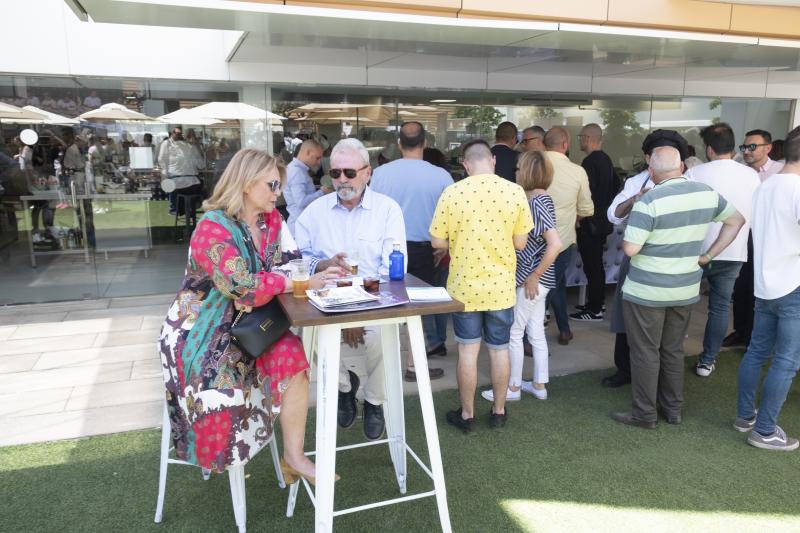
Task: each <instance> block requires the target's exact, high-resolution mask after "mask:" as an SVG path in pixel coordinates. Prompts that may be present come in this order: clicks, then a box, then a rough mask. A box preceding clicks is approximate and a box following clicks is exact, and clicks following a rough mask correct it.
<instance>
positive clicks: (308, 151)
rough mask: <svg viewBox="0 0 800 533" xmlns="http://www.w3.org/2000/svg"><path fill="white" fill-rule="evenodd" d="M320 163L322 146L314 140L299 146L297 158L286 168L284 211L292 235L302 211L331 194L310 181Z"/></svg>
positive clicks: (328, 190)
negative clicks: (285, 210) (286, 212)
mask: <svg viewBox="0 0 800 533" xmlns="http://www.w3.org/2000/svg"><path fill="white" fill-rule="evenodd" d="M321 161H322V145H320V144H319V143H318V142H317V141H315V140H314V139H308V140H306V141H303V144H302V145H300V152H299V153H298V154H297V157H295V158H294V159H292V162H291V163H289V164H288V165H287V166H286V189H284V191H283V197H284V199H285V200H286V209H287V210H288V211H289V220H287V223H288V224H289V229H290V230H291V232H292V235H294V226H295V224H296V223H297V217H299V216H300V213H302V212H303V209H305V208H306V207H307V206H308V205H309V204H310V203H311V202H313V201H314V200H316V199H317V198H319V197H321V196H322V195H325V194H328V193H329V192H333V191H332V190H331V189H328V188H327V187H322V188H321V189H320V190H317V188H316V187H315V186H314V180H312V179H311V176H312V174H313V173H316V170H317V168H318V167H319V164H320V162H321Z"/></svg>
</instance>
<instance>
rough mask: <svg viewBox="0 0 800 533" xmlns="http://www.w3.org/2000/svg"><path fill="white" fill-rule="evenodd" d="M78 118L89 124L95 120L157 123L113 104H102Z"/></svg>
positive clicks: (122, 106)
mask: <svg viewBox="0 0 800 533" xmlns="http://www.w3.org/2000/svg"><path fill="white" fill-rule="evenodd" d="M78 118H82V119H84V120H87V121H90V122H92V121H97V120H114V121H116V120H135V121H141V122H145V121H150V122H158V120H157V119H154V118H152V117H148V116H147V115H145V114H143V113H139V112H138V111H133V110H132V109H128V108H127V107H125V106H124V105H121V104H115V103H111V104H103V105H101V106H100V107H98V108H97V109H93V110H91V111H87V112H86V113H84V114H82V115H80V116H79V117H78Z"/></svg>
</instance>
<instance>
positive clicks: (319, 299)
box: [306, 285, 378, 308]
mask: <svg viewBox="0 0 800 533" xmlns="http://www.w3.org/2000/svg"><path fill="white" fill-rule="evenodd" d="M306 295H308V298H309V300H311V302H312V303H314V304H316V306H317V307H322V308H329V307H339V306H342V305H350V304H357V303H363V302H372V301H375V300H377V299H378V297H377V296H375V295H373V294H370V293H368V292H367V291H365V290H364V289H363V287H361V286H358V285H353V286H350V287H331V288H324V289H319V290H316V291H315V290H307V291H306Z"/></svg>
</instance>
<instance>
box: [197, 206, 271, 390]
mask: <svg viewBox="0 0 800 533" xmlns="http://www.w3.org/2000/svg"><path fill="white" fill-rule="evenodd" d="M206 218H207V219H208V220H210V221H211V222H215V223H217V224H219V225H221V226H223V227H224V228H225V229H226V230H227V231H228V232H229V233H230V234H231V236H232V238H233V241H234V243H235V244H236V247H237V248H238V249H239V253H238V257H236V258H235V259H234V261H236V262H237V264H236V265H235V271H236V274H234V275H235V276H236V277H235V279H236V281H237V286H236V287H233V286H232V285H230V284H229V283H228V282H227V281H226V280H225V276H223V275H222V272H220V271H218V270H217V267H216V266H215V270H214V273H213V275H212V277H213V279H214V284H213V286H212V288H211V291H210V292H209V294H208V297H207V298H206V299H205V300H204V301H203V304H202V307H201V308H200V311H199V313H198V314H197V319H196V321H195V323H194V325H193V326H192V329H191V332H190V333H189V336H188V337H187V339H186V345H185V347H184V349H183V377H184V380H185V382H188V381H189V380H190V379H191V376H192V375H199V374H200V373H201V371H202V364H203V354H205V353H206V352H207V351H208V349H209V344H210V342H211V340H212V337H213V332H214V329H215V328H216V327H217V326H218V325H219V324H220V323H221V322H222V320H223V317H224V315H225V310H226V309H227V306H228V305H231V304H232V302H231V300H232V299H236V298H240V297H242V296H244V295H245V294H246V292H247V291H248V290H250V289H254V288H255V283H256V282H255V278H254V275H253V273H255V272H259V271H260V270H267V271H268V270H270V269H271V267H272V265H271V263H272V262H273V254H267V257H266V262H267V263H270V264H263V263H264V261H259V259H258V254H256V253H255V249H254V245H253V241H252V238H251V237H250V230H249V229H248V228H247V226H246V225H245V224H242V223H241V222H239V221H237V220H234V219H232V218H230V217H229V216H228V215H227V214H225V212H224V211H222V210H214V211H209V212H207V213H206V214H205V215H204V216H203V218H202V219H201V221H202V220H203V219H206ZM198 224H199V221H198ZM268 240H269V235H267V241H268ZM215 246H216V245H211V246H210V247H209V250H208V251H207V252H206V253H208V254H212V257H211V259H212V262H213V263H214V264H215V265H218V264H219V260H217V261H214V257H213V254H214V253H219V252H218V251H216V248H215ZM254 262H257V263H262V264H253V263H254ZM220 288H221V289H220Z"/></svg>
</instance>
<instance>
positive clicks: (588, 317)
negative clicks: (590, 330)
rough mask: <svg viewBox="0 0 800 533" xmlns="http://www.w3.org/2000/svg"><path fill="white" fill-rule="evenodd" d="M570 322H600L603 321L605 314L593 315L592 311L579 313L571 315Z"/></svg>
mask: <svg viewBox="0 0 800 533" xmlns="http://www.w3.org/2000/svg"><path fill="white" fill-rule="evenodd" d="M569 318H570V320H582V321H584V322H600V321H601V320H603V312H602V311H600V312H599V313H592V312H591V311H579V312H577V313H572V314H571V315H569Z"/></svg>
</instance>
